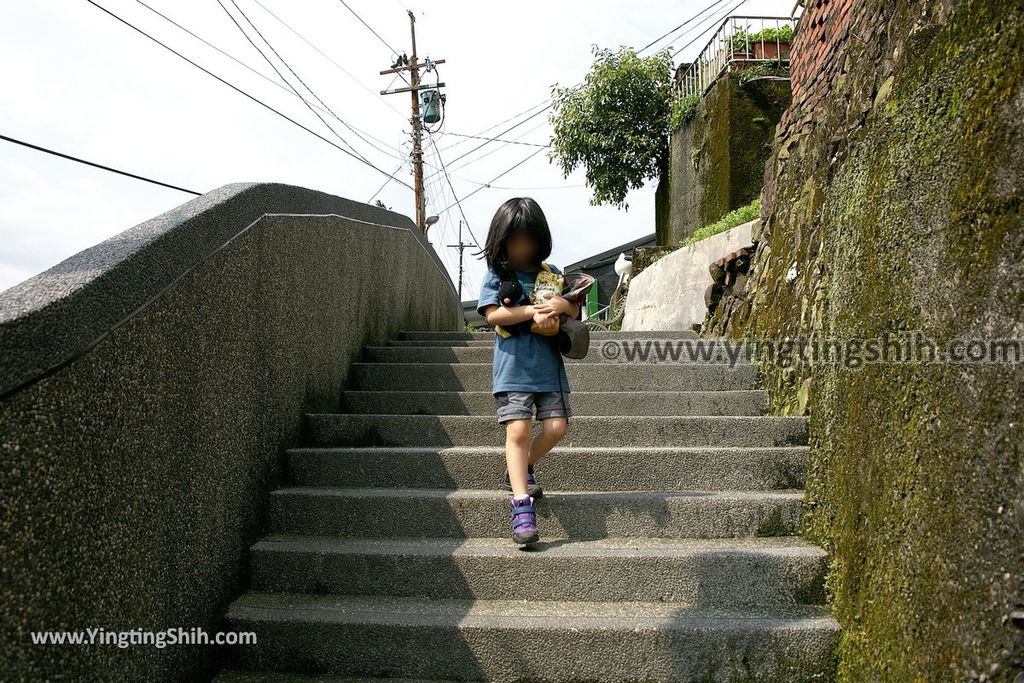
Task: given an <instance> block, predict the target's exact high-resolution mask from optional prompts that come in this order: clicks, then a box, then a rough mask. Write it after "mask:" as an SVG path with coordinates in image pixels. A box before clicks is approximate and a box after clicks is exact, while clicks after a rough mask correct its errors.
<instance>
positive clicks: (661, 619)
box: [216, 332, 839, 683]
mask: <svg viewBox="0 0 1024 683" xmlns="http://www.w3.org/2000/svg"><path fill="white" fill-rule="evenodd" d="M643 340H657V341H660V342H665V341H682V342H683V343H686V344H690V345H698V344H704V345H705V348H706V349H713V350H714V355H713V356H712V357H709V358H706V359H704V360H700V361H697V362H691V361H688V360H686V359H680V360H678V361H669V362H656V361H654V360H653V359H652V360H648V361H647V362H632V363H623V362H620V361H613V360H609V358H608V356H610V355H612V354H606V353H603V352H602V351H603V345H604V344H606V343H608V342H615V341H618V342H624V341H625V342H626V343H632V342H633V341H636V342H638V343H643ZM707 344H708V342H698V341H696V340H694V339H693V335H692V334H690V333H684V332H642V333H611V332H609V333H594V334H593V335H592V347H591V350H590V353H589V355H588V357H587V359H586V360H585V361H582V362H575V361H568V362H567V370H568V374H569V378H570V381H571V383H572V389H573V392H572V395H571V396H572V405H573V410H574V412H575V414H576V417H574V418H572V419H571V420H570V425H569V433H568V435H567V436H566V438H565V440H563V442H562V444H561V445H559V446H558V447H556V448H555V449H554V450H553V451H552V452H551V453H550V454H549V455H548V456H547V457H546V458H545V459H544V460H542V461H541V463H540V464H539V465H538V466H537V477H538V480H539V481H540V483H541V484H542V485H543V486H544V487H545V491H546V493H545V495H544V497H542V498H539V499H538V525H539V527H540V531H541V543H540V544H538V546H536V547H535V549H534V550H532V551H524V550H521V549H519V548H518V547H516V546H515V545H514V544H513V543H512V541H511V537H510V536H511V528H510V522H509V509H508V496H509V494H508V493H506V492H503V491H500V490H499V489H498V482H499V480H500V477H501V474H502V471H503V464H504V459H503V448H502V445H503V443H504V432H503V428H501V427H500V426H499V425H498V424H497V421H496V418H495V415H494V401H493V398H492V396H491V394H490V386H491V384H490V382H491V368H490V359H491V347H492V346H493V336H492V335H491V334H468V333H458V332H452V333H440V332H404V333H401V334H400V337H399V339H398V340H395V341H391V342H390V343H389V344H388V345H387V346H381V347H367V348H366V349H365V362H361V363H357V364H356V365H355V366H354V368H353V372H352V382H351V387H352V388H351V390H350V391H346V392H345V393H344V396H343V403H344V406H345V409H346V410H347V411H348V412H346V413H344V414H338V415H333V414H316V415H313V414H311V415H309V416H308V434H307V444H306V446H305V447H303V448H297V449H294V450H292V451H291V452H290V453H289V454H288V458H289V461H288V474H289V481H290V484H289V486H287V487H286V488H282V489H280V490H277V491H275V492H273V494H272V495H271V502H270V530H269V531H270V533H269V534H268V535H267V536H265V537H264V538H263V539H262V540H260V541H259V542H258V543H256V544H255V545H254V546H253V547H252V554H251V562H252V585H251V591H250V592H248V593H246V594H245V595H243V596H241V597H240V598H239V599H238V600H236V601H235V602H234V603H233V604H232V605H231V607H230V609H229V612H228V615H227V620H228V626H227V628H230V629H232V630H236V631H254V632H256V634H257V638H258V641H257V643H256V644H255V645H246V646H238V647H237V648H236V649H235V650H234V652H233V654H234V655H235V660H234V661H233V662H232V664H231V669H230V670H226V671H224V672H222V673H221V674H219V675H218V677H217V679H216V680H217V681H218V682H220V683H229V682H240V681H278V680H296V681H300V680H318V681H319V680H325V679H327V678H329V679H331V680H344V679H347V678H363V679H367V678H406V679H418V680H453V679H455V680H467V679H469V680H502V681H504V680H531V681H534V680H550V681H576V680H588V681H597V680H601V681H636V680H644V681H648V680H662V681H691V680H700V681H706V680H715V681H753V680H757V681H787V682H788V681H812V680H813V681H820V680H829V679H830V678H831V677H832V674H833V672H834V667H835V662H834V650H835V646H836V644H837V640H838V635H839V627H838V624H837V623H836V622H835V620H834V619H833V618H832V617H830V616H829V615H828V613H827V612H826V611H825V610H824V608H823V607H822V603H823V602H824V594H823V578H824V572H825V569H826V557H825V554H824V552H823V551H822V550H821V549H819V548H817V547H815V546H813V545H811V544H808V543H807V542H805V541H803V540H801V539H800V538H799V537H798V536H795V535H794V534H796V533H797V531H798V525H799V520H800V514H801V502H802V498H803V492H802V491H801V487H802V485H803V481H804V476H805V471H806V459H807V448H806V445H805V444H806V437H807V434H806V422H805V419H804V418H800V417H772V416H766V415H764V414H763V413H764V411H765V407H766V396H765V393H764V392H762V391H760V390H756V389H754V388H753V385H754V382H755V379H756V377H755V372H754V368H753V366H751V365H750V364H749V363H746V362H743V363H741V364H740V365H739V366H737V367H734V368H730V367H729V365H728V364H727V363H726V362H725V357H726V354H727V353H728V352H730V351H735V350H736V349H730V348H729V347H727V346H725V345H723V344H718V345H712V346H707ZM694 348H696V346H694ZM317 674H319V675H317Z"/></svg>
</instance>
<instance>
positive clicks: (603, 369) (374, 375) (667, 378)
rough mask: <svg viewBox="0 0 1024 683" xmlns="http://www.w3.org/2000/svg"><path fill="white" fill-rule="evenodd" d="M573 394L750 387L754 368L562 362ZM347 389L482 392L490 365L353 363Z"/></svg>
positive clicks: (488, 385) (487, 385)
mask: <svg viewBox="0 0 1024 683" xmlns="http://www.w3.org/2000/svg"><path fill="white" fill-rule="evenodd" d="M565 371H566V375H567V376H568V378H569V384H570V388H571V390H573V391H637V390H657V391H668V390H674V391H716V390H720V389H754V388H755V386H754V384H755V382H756V379H757V368H756V367H754V366H753V365H750V364H745V365H739V366H737V367H735V368H730V367H728V366H726V365H715V364H710V363H701V364H693V363H686V364H681V363H680V364H674V363H673V364H654V363H566V365H565ZM349 382H350V387H349V388H351V389H364V390H369V391H373V390H379V389H381V388H382V387H387V388H389V389H396V390H402V391H481V390H490V389H491V387H492V368H491V364H490V363H352V365H351V370H350V374H349Z"/></svg>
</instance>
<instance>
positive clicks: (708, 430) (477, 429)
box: [306, 399, 807, 446]
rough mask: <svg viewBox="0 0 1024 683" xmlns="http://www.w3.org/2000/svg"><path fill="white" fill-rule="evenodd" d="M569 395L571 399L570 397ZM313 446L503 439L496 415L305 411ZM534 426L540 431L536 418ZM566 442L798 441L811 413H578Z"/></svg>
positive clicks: (784, 443) (803, 436)
mask: <svg viewBox="0 0 1024 683" xmlns="http://www.w3.org/2000/svg"><path fill="white" fill-rule="evenodd" d="M570 400H571V399H570ZM306 427H307V439H306V443H307V444H308V445H311V446H475V445H499V444H503V443H504V442H505V438H504V433H505V430H504V428H503V427H502V425H500V424H498V422H497V419H496V418H495V416H494V415H458V414H456V415H447V414H446V415H394V414H388V413H307V414H306ZM532 429H534V430H537V431H539V429H540V423H539V422H538V421H536V420H535V421H534V424H533V426H532ZM562 443H564V444H566V445H567V446H615V445H618V444H622V443H633V444H637V445H643V446H705V445H723V446H795V445H804V444H806V443H807V418H806V417H802V416H778V415H613V416H597V415H578V416H574V417H572V418H570V420H569V431H568V434H567V435H566V436H565V438H564V439H563V441H562Z"/></svg>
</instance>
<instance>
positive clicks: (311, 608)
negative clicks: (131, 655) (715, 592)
mask: <svg viewBox="0 0 1024 683" xmlns="http://www.w3.org/2000/svg"><path fill="white" fill-rule="evenodd" d="M228 619H229V620H232V621H235V622H244V621H278V622H280V621H283V622H295V621H299V622H305V623H310V622H321V623H324V622H326V623H350V624H351V623H355V624H404V625H416V626H451V627H458V628H460V629H467V628H474V627H488V628H495V627H497V628H509V629H515V630H516V631H521V630H523V629H545V630H550V629H556V630H588V629H602V630H607V629H610V628H612V629H623V630H629V631H634V630H664V629H677V628H683V629H693V630H699V631H740V632H742V631H748V630H752V629H772V630H776V629H789V630H803V629H815V630H817V629H825V630H830V631H831V630H838V624H837V622H836V620H835V619H834V618H833V617H832V616H831V615H830V614H829V613H828V611H827V610H826V609H825V608H823V607H821V606H819V605H785V606H782V605H780V606H772V607H767V608H766V607H758V606H744V607H742V608H722V607H713V606H706V605H701V606H699V607H696V606H688V605H683V604H680V603H661V602H588V601H582V602H576V601H554V600H473V599H444V600H438V599H422V598H394V597H388V596H339V595H321V594H314V593H280V592H260V591H250V592H247V593H245V594H243V595H241V596H240V597H239V598H237V599H236V600H235V601H234V602H232V603H231V605H230V606H229V608H228Z"/></svg>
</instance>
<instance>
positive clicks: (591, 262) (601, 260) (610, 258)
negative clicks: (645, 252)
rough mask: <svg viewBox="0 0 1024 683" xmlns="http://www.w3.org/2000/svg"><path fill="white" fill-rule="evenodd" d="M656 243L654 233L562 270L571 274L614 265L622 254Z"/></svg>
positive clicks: (589, 257)
mask: <svg viewBox="0 0 1024 683" xmlns="http://www.w3.org/2000/svg"><path fill="white" fill-rule="evenodd" d="M656 241H657V236H656V235H655V233H653V232H652V233H651V234H650V235H645V236H644V237H639V238H637V239H635V240H632V241H631V242H626V243H624V244H620V245H619V246H617V247H612V248H611V249H608V250H607V251H602V252H601V253H600V254H594V255H593V256H588V257H587V258H585V259H582V260H580V261H577V262H576V263H570V264H569V265H567V266H566V267H565V268H563V269H562V270H564V271H565V272H569V271H570V270H587V269H588V268H598V267H600V266H604V265H607V264H609V263H614V262H615V259H617V258H619V254H621V253H622V252H627V253H628V252H629V251H631V250H632V249H633V247H642V246H646V245H648V244H654V243H655V242H656Z"/></svg>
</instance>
